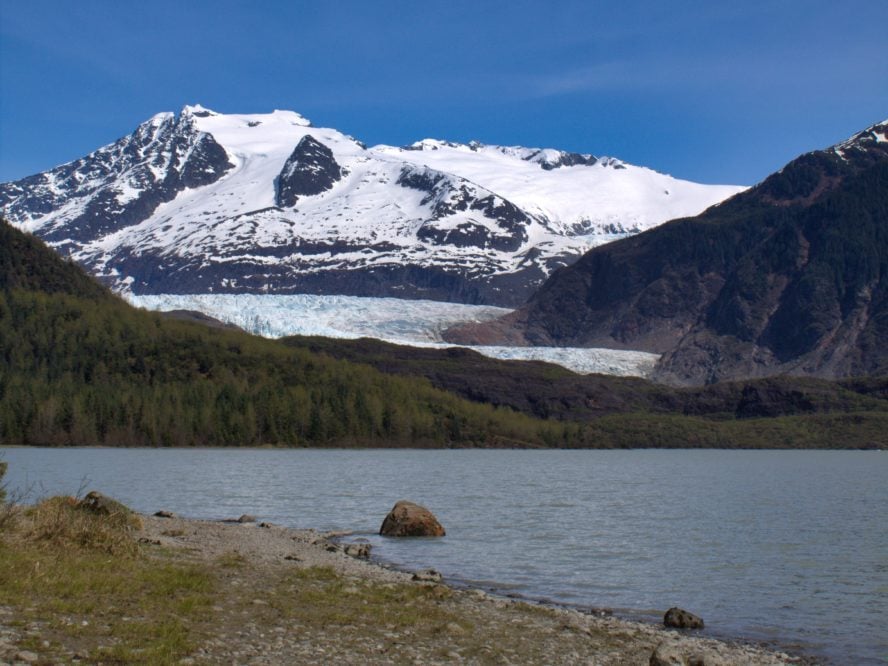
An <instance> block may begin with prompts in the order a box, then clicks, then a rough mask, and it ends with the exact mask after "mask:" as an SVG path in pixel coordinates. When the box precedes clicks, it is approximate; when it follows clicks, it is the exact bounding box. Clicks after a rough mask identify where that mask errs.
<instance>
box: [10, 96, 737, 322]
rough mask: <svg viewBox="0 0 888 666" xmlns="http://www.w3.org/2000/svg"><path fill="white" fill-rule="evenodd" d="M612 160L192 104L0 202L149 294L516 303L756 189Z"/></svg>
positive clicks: (26, 183) (117, 283)
mask: <svg viewBox="0 0 888 666" xmlns="http://www.w3.org/2000/svg"><path fill="white" fill-rule="evenodd" d="M581 165H582V166H581ZM589 165H595V166H594V167H591V166H590V168H587V166H589ZM603 166H605V161H604V160H596V159H595V158H594V157H592V156H590V155H580V154H576V153H567V152H563V151H558V150H550V149H547V150H541V149H537V148H521V147H502V146H495V145H485V144H482V143H480V142H471V143H468V144H464V143H454V142H449V141H442V140H436V139H426V140H424V141H420V142H418V143H416V144H414V145H413V146H412V150H410V149H406V150H405V149H403V148H394V147H391V146H375V147H373V148H367V147H366V146H364V145H363V144H361V143H360V142H359V141H356V140H355V139H353V138H352V137H349V136H347V135H345V134H343V133H342V132H339V131H338V130H336V129H333V128H326V127H314V126H312V124H311V123H310V122H309V121H308V120H307V119H306V118H304V117H302V116H301V115H299V114H298V113H295V112H294V111H287V110H275V111H272V112H270V113H264V114H228V113H218V112H216V111H212V110H210V109H208V108H206V107H204V106H202V105H200V104H193V105H187V106H185V107H183V108H182V110H181V112H180V113H179V114H178V116H176V115H174V114H172V113H166V114H159V115H156V116H154V117H153V118H152V119H151V120H149V121H147V122H145V123H143V124H141V125H140V126H139V127H138V128H137V129H136V131H135V132H134V133H133V134H132V135H130V136H126V137H122V138H121V139H119V140H118V141H116V142H115V143H113V144H110V145H108V146H105V147H104V148H100V149H98V150H97V151H95V152H94V153H92V154H90V155H88V156H85V157H84V158H81V159H80V160H76V161H75V162H72V163H70V164H68V165H62V166H60V167H57V168H55V169H52V170H50V171H47V172H45V173H43V174H37V175H36V176H32V177H30V178H26V179H22V180H21V181H17V182H15V183H8V184H5V185H0V207H4V208H5V210H6V212H7V215H8V216H9V219H10V221H12V222H13V223H14V224H16V225H18V226H20V227H22V228H27V229H28V230H29V231H32V232H34V233H36V234H37V235H38V236H40V237H41V238H43V239H45V240H46V241H48V242H49V243H50V244H52V245H53V246H54V247H55V248H56V249H58V250H59V251H61V252H63V253H65V254H67V255H69V256H71V257H72V258H73V259H75V260H77V261H78V262H80V263H81V264H82V265H84V266H85V267H87V268H89V269H90V270H92V271H93V273H94V274H95V275H97V276H99V277H101V278H102V279H103V280H105V282H106V283H108V284H109V285H112V286H113V287H115V288H117V289H129V290H131V291H134V292H137V293H147V292H152V291H153V292H155V293H165V292H169V291H173V292H179V293H181V292H191V293H209V292H217V293H218V292H220V291H221V292H225V291H228V292H259V293H295V292H302V293H312V292H314V293H331V294H334V293H345V294H363V295H371V294H372V295H397V296H403V297H408V298H409V297H411V296H413V297H420V298H437V299H442V300H462V301H471V302H489V303H497V304H503V305H514V304H517V303H520V302H522V301H523V300H524V299H525V298H526V297H527V296H528V295H529V293H530V291H531V290H532V289H533V288H534V287H535V285H537V284H539V283H540V282H541V281H542V279H544V278H545V276H546V275H548V274H549V273H550V272H551V271H553V270H555V269H556V268H559V267H561V266H564V265H565V264H568V263H571V262H572V261H574V260H575V259H576V258H578V257H579V255H580V254H582V253H583V252H585V251H586V250H587V249H589V248H590V247H592V246H594V245H597V244H600V243H602V242H606V241H608V240H612V239H614V238H616V237H621V236H624V235H627V234H631V233H635V232H638V231H640V230H642V229H646V228H649V227H652V226H655V225H657V224H660V223H662V222H665V221H666V220H668V219H671V218H675V217H684V216H687V215H690V214H695V213H698V212H700V211H701V210H703V209H704V208H707V207H708V206H711V205H712V204H714V203H717V202H719V201H721V200H723V199H724V198H725V197H727V196H730V195H732V194H735V193H736V192H737V191H739V190H740V189H741V188H736V187H723V186H707V185H699V184H697V183H690V182H686V181H678V180H676V179H673V178H670V177H667V176H662V175H658V174H651V173H649V172H648V171H647V170H644V169H640V168H639V169H636V168H630V167H627V168H626V169H625V170H623V171H622V172H621V171H618V169H619V167H618V166H617V165H616V163H614V168H608V169H605V168H602V167H603ZM561 167H568V168H561Z"/></svg>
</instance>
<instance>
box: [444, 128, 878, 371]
mask: <svg viewBox="0 0 888 666" xmlns="http://www.w3.org/2000/svg"><path fill="white" fill-rule="evenodd" d="M447 337H448V339H450V340H451V341H460V342H473V343H478V342H483V343H488V344H504V343H506V342H508V343H511V344H531V345H544V346H546V345H554V346H562V345H571V346H598V347H612V348H622V349H625V348H628V349H637V350H643V351H651V352H656V353H661V354H663V357H662V359H661V361H660V362H659V364H658V367H657V370H656V373H655V378H657V379H659V380H661V381H666V382H670V383H674V384H690V385H697V384H704V383H712V382H716V381H720V380H725V379H737V378H749V377H762V376H769V375H776V374H791V375H805V376H817V377H845V376H853V375H867V374H879V373H884V372H886V370H888V121H886V122H882V123H878V124H876V125H873V126H871V127H869V128H867V129H866V130H863V131H862V132H859V133H857V134H855V135H854V136H853V137H851V138H850V139H848V140H847V141H844V142H842V143H840V144H837V145H836V146H833V147H831V148H828V149H825V150H817V151H813V152H810V153H807V154H805V155H802V156H800V157H799V158H797V159H795V160H793V161H792V162H790V163H789V164H787V165H786V166H785V167H784V168H783V169H781V170H780V171H778V172H777V173H775V174H773V175H771V176H769V177H768V178H766V179H765V180H764V181H763V182H761V183H760V184H758V185H756V186H755V187H753V188H751V189H750V190H748V191H746V192H743V193H741V194H738V195H736V196H735V197H732V198H731V199H729V200H727V201H725V202H723V203H721V204H720V205H718V206H714V207H712V208H710V209H709V210H707V211H706V212H704V213H703V214H701V215H699V216H697V217H694V218H686V219H680V220H675V221H672V222H670V223H668V224H664V225H662V226H660V227H658V228H656V229H653V230H650V231H648V232H645V233H642V234H639V235H637V236H634V237H632V238H627V239H623V240H620V241H617V242H614V243H611V244H609V245H607V246H604V247H599V248H595V249H593V250H591V251H590V252H589V253H587V254H586V255H585V256H584V257H583V258H582V259H580V260H579V261H578V262H576V263H575V264H574V265H572V266H570V267H567V268H564V269H562V270H559V271H557V272H556V273H555V274H554V275H553V276H552V277H551V278H550V279H549V280H548V281H547V282H546V283H545V284H544V285H543V287H542V288H541V289H540V290H539V292H538V293H537V294H536V295H535V296H534V297H533V298H532V299H531V300H530V301H529V302H528V303H527V304H526V305H525V306H523V307H522V308H520V309H519V310H517V311H516V312H514V313H512V314H511V315H508V316H507V317H505V318H504V319H501V320H498V321H496V322H493V323H490V324H483V325H477V326H464V327H461V328H458V329H455V330H452V331H450V332H449V333H448V336H447Z"/></svg>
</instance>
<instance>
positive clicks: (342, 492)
mask: <svg viewBox="0 0 888 666" xmlns="http://www.w3.org/2000/svg"><path fill="white" fill-rule="evenodd" d="M0 458H2V459H4V460H6V461H7V462H8V463H9V474H8V479H7V480H8V482H9V485H10V486H11V487H12V488H16V487H17V488H25V487H30V488H31V489H32V498H36V497H39V496H44V495H49V494H58V493H67V494H76V493H77V492H78V491H81V492H85V491H87V490H91V489H96V490H99V491H101V492H103V493H106V494H108V495H111V496H113V497H115V498H117V499H120V500H121V501H123V502H125V503H126V504H128V505H130V506H131V507H133V508H134V509H137V510H139V511H142V512H154V511H156V510H158V509H167V510H171V511H175V512H177V513H179V514H181V515H183V516H189V517H194V518H228V517H237V516H239V515H241V514H243V513H249V514H253V515H255V516H257V517H258V518H259V519H260V520H267V521H271V522H275V523H279V524H282V525H287V526H290V527H297V528H316V529H318V530H351V531H354V532H355V533H357V535H359V536H362V537H365V538H368V539H369V540H370V541H371V542H372V543H373V545H374V549H373V555H374V557H375V558H377V559H379V560H381V561H383V562H386V563H389V564H391V565H394V566H398V567H401V568H406V569H418V568H426V567H432V568H435V569H437V570H438V571H440V572H442V573H443V574H444V576H445V578H447V579H449V580H450V581H451V582H454V583H456V584H464V585H474V586H479V587H483V588H485V589H489V590H493V591H495V592H498V593H502V594H517V595H522V596H527V597H532V598H540V599H547V600H552V601H557V602H561V603H566V604H573V605H579V606H591V607H606V608H611V609H613V610H614V611H615V613H617V614H619V615H623V616H627V617H632V618H636V619H639V618H640V619H648V620H650V621H654V622H655V621H659V619H660V618H661V617H662V613H663V611H665V609H666V608H668V607H670V606H681V607H683V608H686V609H687V610H690V611H691V612H694V613H696V614H698V615H700V616H702V617H703V618H704V620H705V621H706V627H707V628H706V630H705V634H706V635H711V636H715V637H722V638H725V637H727V638H731V637H736V638H745V639H750V640H753V641H761V642H766V643H770V644H773V645H779V646H780V647H782V648H785V649H789V650H793V651H796V652H802V653H805V654H809V655H814V656H817V657H820V658H822V659H824V660H828V661H832V662H834V663H856V664H866V663H872V664H877V663H880V664H883V663H885V661H886V657H888V629H886V622H885V621H886V619H888V527H886V525H888V452H881V451H720V450H704V451H696V450H680V451H675V450H672V451H656V450H629V451H508V450H507V451H502V450H497V451H485V450H434V451H428V450H318V449H308V450H305V449H296V450H265V449H260V450H255V449H253V450H248V449H233V450H226V449H185V450H183V449H41V448H34V449H30V448H7V449H0ZM399 499H410V500H412V501H415V502H418V503H420V504H423V505H425V506H427V507H428V508H429V509H431V510H432V511H433V512H434V513H435V514H436V515H437V516H438V518H439V519H440V521H441V523H442V524H443V525H444V526H445V528H446V529H447V536H446V537H445V538H443V539H413V540H397V539H383V538H381V537H378V536H376V534H375V532H376V531H377V530H378V529H379V525H380V524H381V522H382V519H383V518H384V517H385V514H386V513H387V512H388V510H389V509H390V508H391V506H392V505H393V504H394V503H395V501H397V500H399Z"/></svg>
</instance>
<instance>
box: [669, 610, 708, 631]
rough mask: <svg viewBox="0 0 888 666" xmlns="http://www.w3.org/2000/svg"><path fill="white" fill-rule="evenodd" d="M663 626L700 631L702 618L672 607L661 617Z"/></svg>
mask: <svg viewBox="0 0 888 666" xmlns="http://www.w3.org/2000/svg"><path fill="white" fill-rule="evenodd" d="M663 624H665V625H666V626H667V627H674V628H675V629H702V628H703V618H701V617H698V616H696V615H694V614H693V613H689V612H688V611H686V610H683V609H681V608H677V607H674V606H673V607H672V608H670V609H669V610H668V611H666V614H665V615H664V616H663Z"/></svg>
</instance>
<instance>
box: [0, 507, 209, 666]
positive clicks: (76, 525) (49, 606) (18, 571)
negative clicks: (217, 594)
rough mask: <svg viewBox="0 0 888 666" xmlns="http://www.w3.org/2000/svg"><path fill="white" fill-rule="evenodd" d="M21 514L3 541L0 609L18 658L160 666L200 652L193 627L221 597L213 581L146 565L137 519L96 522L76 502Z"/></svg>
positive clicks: (186, 568)
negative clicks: (25, 654)
mask: <svg viewBox="0 0 888 666" xmlns="http://www.w3.org/2000/svg"><path fill="white" fill-rule="evenodd" d="M16 511H17V514H18V516H17V517H18V519H17V520H16V521H15V523H14V524H11V525H9V524H8V525H7V527H6V529H4V530H3V531H2V532H0V608H7V609H13V610H14V612H13V613H12V615H11V618H12V620H11V621H10V623H11V628H12V630H13V631H15V632H17V633H18V634H20V635H21V636H23V638H22V640H21V641H20V642H19V644H18V645H17V647H18V648H19V649H22V650H28V651H33V652H35V653H39V654H41V655H46V656H47V657H48V658H50V661H47V662H46V663H55V662H54V661H52V659H58V658H63V659H64V658H65V656H66V657H67V658H71V657H73V656H75V655H76V656H78V657H79V659H80V660H82V661H83V662H85V663H97V662H100V661H104V662H106V663H151V664H162V663H176V662H177V661H178V659H179V658H181V657H182V656H184V655H185V654H187V653H188V652H190V651H191V650H192V649H193V648H194V637H195V635H196V634H195V633H194V627H198V628H199V627H201V626H205V625H206V622H207V619H208V618H207V611H208V609H209V605H210V600H211V598H212V594H213V592H214V590H215V589H216V587H217V581H216V580H215V579H214V577H213V576H212V574H210V573H208V572H206V571H204V570H203V568H201V567H198V566H196V565H194V564H191V563H187V562H180V561H174V560H170V561H167V560H164V559H152V558H146V557H145V555H144V554H143V552H142V551H141V550H140V548H139V545H138V543H137V541H136V539H135V537H134V533H133V530H134V527H135V525H136V524H137V522H136V521H135V517H134V516H133V515H132V514H129V515H124V514H115V513H110V514H107V513H96V512H94V511H92V510H90V509H89V508H86V507H85V506H84V504H83V503H82V501H78V500H77V499H75V498H73V497H53V498H49V499H46V500H44V501H42V502H39V503H38V504H36V505H35V506H32V507H27V508H25V507H18V508H16ZM0 619H2V618H0ZM62 645H64V646H66V647H65V649H64V655H63V654H62V653H61V652H60V650H61V647H60V646H62ZM41 663H42V662H41Z"/></svg>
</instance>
